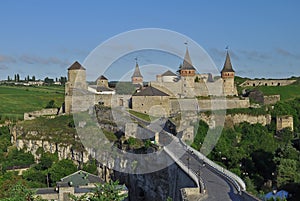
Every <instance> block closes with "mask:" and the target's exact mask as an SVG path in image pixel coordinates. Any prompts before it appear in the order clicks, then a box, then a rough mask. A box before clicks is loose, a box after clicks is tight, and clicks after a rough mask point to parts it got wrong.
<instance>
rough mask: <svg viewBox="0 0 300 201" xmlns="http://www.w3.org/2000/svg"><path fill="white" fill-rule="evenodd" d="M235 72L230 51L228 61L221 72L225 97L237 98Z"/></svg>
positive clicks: (226, 60) (227, 56) (227, 54)
mask: <svg viewBox="0 0 300 201" xmlns="http://www.w3.org/2000/svg"><path fill="white" fill-rule="evenodd" d="M234 76H235V71H234V70H233V68H232V65H231V61H230V56H229V53H228V51H227V52H226V59H225V63H224V66H223V69H222V70H221V78H222V80H223V93H224V95H225V96H236V95H237V90H236V87H235V84H234Z"/></svg>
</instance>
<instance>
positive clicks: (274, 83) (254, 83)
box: [240, 80, 296, 87]
mask: <svg viewBox="0 0 300 201" xmlns="http://www.w3.org/2000/svg"><path fill="white" fill-rule="evenodd" d="M294 82H296V80H247V81H245V82H243V83H242V84H240V86H242V87H248V86H249V87H252V86H253V87H257V86H286V85H290V84H293V83H294Z"/></svg>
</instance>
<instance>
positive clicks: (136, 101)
mask: <svg viewBox="0 0 300 201" xmlns="http://www.w3.org/2000/svg"><path fill="white" fill-rule="evenodd" d="M132 109H133V110H135V111H138V112H141V113H144V114H150V115H153V116H169V111H170V108H169V96H132ZM155 114H156V115H155Z"/></svg>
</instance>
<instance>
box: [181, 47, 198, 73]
mask: <svg viewBox="0 0 300 201" xmlns="http://www.w3.org/2000/svg"><path fill="white" fill-rule="evenodd" d="M181 70H196V69H195V68H194V66H193V64H192V60H191V57H190V53H189V50H188V48H186V51H185V55H184V60H183V64H182V68H181Z"/></svg>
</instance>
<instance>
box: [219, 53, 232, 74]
mask: <svg viewBox="0 0 300 201" xmlns="http://www.w3.org/2000/svg"><path fill="white" fill-rule="evenodd" d="M223 72H234V70H233V68H232V65H231V61H230V56H229V53H228V51H227V53H226V60H225V63H224V67H223V69H222V71H221V73H223Z"/></svg>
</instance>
